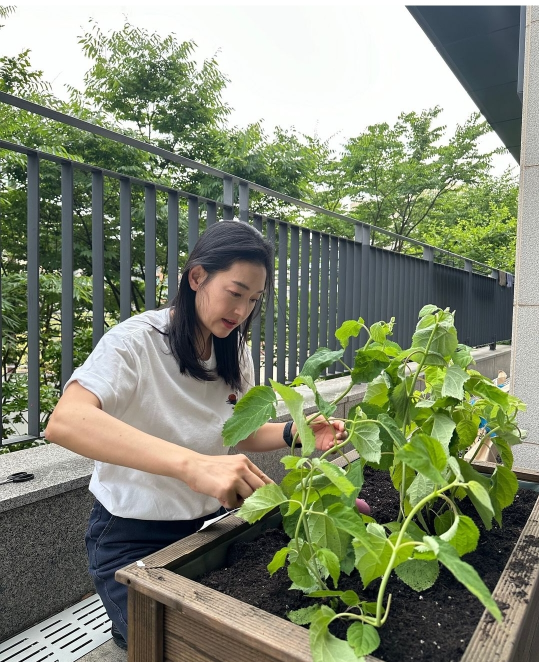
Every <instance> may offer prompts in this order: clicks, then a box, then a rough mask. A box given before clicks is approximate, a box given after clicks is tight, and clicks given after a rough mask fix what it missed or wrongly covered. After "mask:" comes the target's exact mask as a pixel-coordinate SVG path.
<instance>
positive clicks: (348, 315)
mask: <svg viewBox="0 0 540 662" xmlns="http://www.w3.org/2000/svg"><path fill="white" fill-rule="evenodd" d="M346 282H347V288H346V296H347V300H346V302H345V319H346V320H350V319H353V291H354V242H353V241H347V278H346ZM351 340H352V338H351ZM353 356H354V354H353V345H352V343H351V342H349V346H348V347H347V351H346V352H345V358H346V361H345V363H347V365H348V366H351V363H352V361H353Z"/></svg>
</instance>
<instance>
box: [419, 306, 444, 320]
mask: <svg viewBox="0 0 540 662" xmlns="http://www.w3.org/2000/svg"><path fill="white" fill-rule="evenodd" d="M436 310H439V308H438V306H434V305H433V304H432V303H428V304H426V305H425V306H422V308H421V309H420V312H419V313H418V317H420V318H422V317H425V316H426V315H433V313H434V312H435V311H436Z"/></svg>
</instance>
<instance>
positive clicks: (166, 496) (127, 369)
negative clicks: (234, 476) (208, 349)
mask: <svg viewBox="0 0 540 662" xmlns="http://www.w3.org/2000/svg"><path fill="white" fill-rule="evenodd" d="M169 312H170V309H169V308H166V309H163V310H152V311H148V312H145V313H142V314H140V315H136V316H135V317H131V318H130V319H128V320H125V321H124V322H122V323H120V324H118V325H117V326H115V327H113V328H112V329H110V331H108V332H107V333H106V334H105V335H104V336H103V338H102V339H101V340H100V341H99V343H98V344H97V345H96V347H95V349H94V351H93V352H92V353H91V354H90V356H89V357H88V358H87V360H86V361H85V362H84V364H83V365H82V366H81V367H80V368H77V369H76V370H75V372H74V373H73V375H72V376H71V379H70V380H69V381H68V382H67V384H66V387H67V386H68V385H69V384H70V383H71V382H72V381H77V382H79V384H81V386H83V387H84V388H85V389H87V390H88V391H91V392H92V393H93V394H94V395H95V396H96V397H97V398H98V399H99V401H100V403H101V407H102V409H103V411H104V412H106V413H107V414H110V415H111V416H114V417H115V418H117V419H120V420H121V421H124V422H125V423H128V424H129V425H131V426H133V427H135V428H137V429H139V430H142V431H143V432H147V433H149V434H151V435H153V436H155V437H160V438H161V439H165V440H166V441H170V442H172V443H174V444H178V445H179V446H183V447H185V448H190V449H191V450H194V451H196V452H197V453H202V454H205V455H226V454H227V449H226V448H224V446H223V438H222V436H221V430H222V427H223V424H224V423H225V421H226V420H227V419H228V418H229V417H230V416H231V414H232V405H231V404H229V403H228V402H227V400H228V398H229V395H230V394H231V393H233V391H232V389H231V387H230V386H228V385H227V384H225V382H224V381H223V380H222V379H221V378H219V379H217V380H216V381H198V380H196V379H193V378H192V377H190V376H188V375H185V374H184V375H182V374H180V369H179V367H178V364H177V363H176V361H175V359H174V357H173V356H172V354H171V351H170V349H169V347H168V343H167V337H166V336H164V335H162V334H161V333H159V331H157V330H156V328H153V327H157V328H158V329H160V330H164V329H166V327H167V324H168V319H169ZM204 365H205V366H206V367H207V368H209V369H212V368H214V367H215V365H216V358H215V355H214V349H213V347H212V355H211V357H210V359H209V360H208V361H205V362H204ZM241 372H242V376H243V382H244V383H245V388H244V389H243V390H242V392H240V393H235V395H237V397H240V396H241V395H242V394H243V393H245V392H246V391H247V390H248V388H250V387H251V386H252V385H253V383H254V371H253V361H252V359H251V354H250V353H249V351H248V350H247V348H246V351H245V354H244V357H243V358H242V362H241ZM90 491H91V492H92V493H93V494H94V495H95V497H96V498H97V499H98V500H99V501H100V502H101V503H102V504H103V505H104V506H105V508H106V509H107V510H108V511H109V512H111V513H112V514H113V515H117V516H119V517H130V518H135V519H142V520H190V519H195V518H197V517H202V516H203V515H208V514H210V513H213V512H215V511H216V510H217V509H218V508H219V507H220V504H219V502H218V500H217V499H215V498H213V497H210V496H206V495H204V494H199V493H197V492H193V491H192V490H191V489H190V488H189V487H188V486H187V485H186V484H185V483H183V482H182V481H180V480H177V479H175V478H169V477H166V476H157V475H155V474H151V473H147V472H145V471H138V470H135V469H129V468H127V467H120V466H117V465H114V464H108V463H106V462H96V463H95V468H94V472H93V474H92V478H91V480H90Z"/></svg>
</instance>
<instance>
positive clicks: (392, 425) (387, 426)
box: [377, 414, 407, 448]
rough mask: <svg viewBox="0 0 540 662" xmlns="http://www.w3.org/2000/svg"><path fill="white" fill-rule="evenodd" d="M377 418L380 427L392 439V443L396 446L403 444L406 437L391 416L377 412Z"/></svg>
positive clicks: (399, 446) (405, 441)
mask: <svg viewBox="0 0 540 662" xmlns="http://www.w3.org/2000/svg"><path fill="white" fill-rule="evenodd" d="M377 420H378V421H379V423H380V427H381V428H382V429H383V430H384V431H385V432H386V433H387V434H388V435H389V437H390V438H391V439H392V443H393V444H394V445H395V446H396V447H397V448H401V447H402V446H405V444H406V443H407V439H406V438H405V435H404V434H403V432H402V431H401V429H400V428H399V427H398V425H397V424H396V422H395V421H394V419H393V418H391V417H390V416H388V414H379V415H378V416H377Z"/></svg>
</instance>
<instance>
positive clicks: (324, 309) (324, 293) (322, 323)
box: [312, 234, 330, 351]
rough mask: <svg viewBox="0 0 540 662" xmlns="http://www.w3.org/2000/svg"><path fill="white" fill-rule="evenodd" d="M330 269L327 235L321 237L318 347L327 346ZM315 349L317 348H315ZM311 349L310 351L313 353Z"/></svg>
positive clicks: (328, 239)
mask: <svg viewBox="0 0 540 662" xmlns="http://www.w3.org/2000/svg"><path fill="white" fill-rule="evenodd" d="M329 269H330V237H329V236H328V235H327V234H323V235H321V289H320V293H319V297H320V317H319V345H320V346H321V347H327V346H328V282H329V277H328V273H329ZM315 349H317V347H315ZM315 349H313V348H312V351H315Z"/></svg>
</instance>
